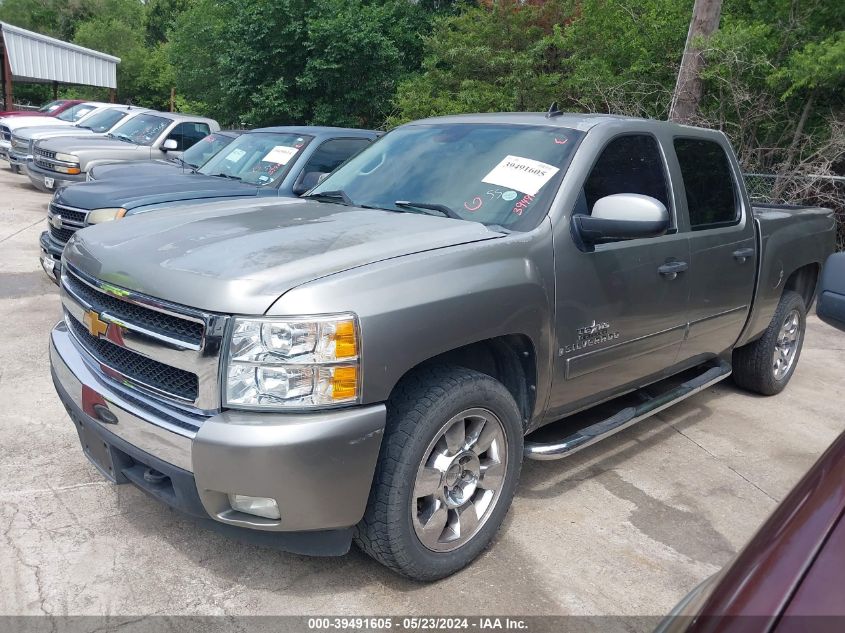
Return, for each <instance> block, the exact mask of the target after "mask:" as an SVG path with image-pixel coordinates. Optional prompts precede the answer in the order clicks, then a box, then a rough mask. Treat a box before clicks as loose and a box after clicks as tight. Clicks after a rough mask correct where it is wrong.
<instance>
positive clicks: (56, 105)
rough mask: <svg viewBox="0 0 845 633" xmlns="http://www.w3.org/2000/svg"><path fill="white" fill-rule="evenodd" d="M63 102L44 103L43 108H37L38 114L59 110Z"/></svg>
mask: <svg viewBox="0 0 845 633" xmlns="http://www.w3.org/2000/svg"><path fill="white" fill-rule="evenodd" d="M63 103H64V101H51V102H50V103H45V104H44V105H43V106H41V107H40V108H38V111H39V112H52V111H53V110H55V109H57V108H60V107H61V106H62V104H63Z"/></svg>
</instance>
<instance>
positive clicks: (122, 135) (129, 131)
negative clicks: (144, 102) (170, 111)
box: [109, 114, 172, 146]
mask: <svg viewBox="0 0 845 633" xmlns="http://www.w3.org/2000/svg"><path fill="white" fill-rule="evenodd" d="M171 122H172V121H171V120H170V119H165V118H164V117H160V116H156V115H154V114H139V115H138V116H134V117H132V118H131V119H129V120H128V121H125V122H123V123H121V124H120V125H118V126H117V127H116V128H114V129H113V130H112V131H111V132H110V133H109V134H110V135H111V136H114V137H115V138H118V139H120V140H122V141H127V142H129V143H136V144H138V145H148V146H149V145H152V144H153V143H155V141H156V139H158V137H159V136H161V133H162V132H163V131H164V129H165V128H166V127H167V126H168V125H170V123H171Z"/></svg>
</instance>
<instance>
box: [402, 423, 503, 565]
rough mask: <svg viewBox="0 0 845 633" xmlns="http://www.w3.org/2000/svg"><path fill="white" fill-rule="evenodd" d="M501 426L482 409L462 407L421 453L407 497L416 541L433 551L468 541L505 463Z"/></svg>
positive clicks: (487, 509) (485, 514)
mask: <svg viewBox="0 0 845 633" xmlns="http://www.w3.org/2000/svg"><path fill="white" fill-rule="evenodd" d="M507 462H508V447H507V437H506V436H505V429H504V426H503V425H502V422H501V421H500V420H499V418H498V417H497V416H496V415H495V414H494V413H493V412H492V411H488V410H487V409H468V410H466V411H462V412H461V413H459V414H458V415H456V416H455V417H453V418H452V419H451V420H449V421H448V422H447V423H446V424H444V425H443V426H442V427H441V429H440V430H439V431H438V432H437V433H436V434H435V436H434V439H433V440H432V441H431V443H430V444H429V445H428V448H426V450H425V453H423V459H422V462H421V463H420V466H419V468H418V469H417V476H416V480H415V481H414V491H413V495H412V497H411V519H412V521H413V524H414V531H415V532H416V535H417V538H419V540H420V542H421V543H422V544H423V545H424V546H425V547H426V548H428V549H430V550H432V551H434V552H449V551H452V550H455V549H457V548H459V547H461V546H462V545H464V544H465V543H467V542H468V541H469V540H470V539H471V538H472V537H473V536H475V535H476V534H477V533H478V531H479V530H480V529H481V528H482V527H483V526H484V524H485V523H486V521H487V519H488V518H489V517H490V514H491V513H492V512H493V508H494V507H495V506H496V503H497V502H498V500H499V493H500V492H501V489H502V486H503V484H504V481H505V473H506V472H507V466H508V463H507Z"/></svg>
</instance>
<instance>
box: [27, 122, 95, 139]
mask: <svg viewBox="0 0 845 633" xmlns="http://www.w3.org/2000/svg"><path fill="white" fill-rule="evenodd" d="M89 134H94V132H92V131H91V130H89V129H88V128H85V127H79V126H77V125H69V126H67V127H65V126H55V125H39V126H36V127H25V128H20V129H18V130H16V131H15V135H16V136H20V137H21V138H34V139H36V140H40V139H45V138H53V137H55V136H88V135H89Z"/></svg>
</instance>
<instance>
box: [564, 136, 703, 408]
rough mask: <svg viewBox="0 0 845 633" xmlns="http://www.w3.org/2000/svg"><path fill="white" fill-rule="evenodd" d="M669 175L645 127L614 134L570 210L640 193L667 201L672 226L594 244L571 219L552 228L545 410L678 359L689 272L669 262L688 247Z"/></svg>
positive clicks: (618, 387) (577, 404)
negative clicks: (551, 353)
mask: <svg viewBox="0 0 845 633" xmlns="http://www.w3.org/2000/svg"><path fill="white" fill-rule="evenodd" d="M666 174H667V167H666V162H665V159H664V157H663V153H662V151H661V149H660V144H659V142H658V140H657V139H656V138H655V137H654V136H653V135H651V134H650V133H638V134H626V135H622V136H617V137H615V138H612V139H610V140H609V141H608V142H607V143H606V144H605V145H604V147H603V149H602V150H601V152H600V154H599V156H598V158H597V159H596V161H595V162H594V163H593V167H592V169H591V171H590V172H589V174H588V176H587V177H586V179H585V180H584V182H583V184H582V189H581V194H580V196H579V198H578V202H577V203H576V205H575V209H574V211H573V213H574V214H587V215H589V214H590V213H591V211H592V207H593V205H594V204H595V202H596V201H597V200H598V199H600V198H602V197H604V196H608V195H612V194H619V193H635V194H643V195H648V196H651V197H653V198H656V199H657V200H659V201H660V202H662V203H663V204H664V206H666V208H667V209H668V211H669V214H670V218H672V220H671V222H672V225H671V228H670V230H669V231H668V232H667V233H666V234H664V235H662V236H659V237H651V238H641V239H632V240H621V241H616V242H610V243H603V244H597V245H595V246H594V247H586V246H584V245H578V244H574V243H571V242H575V241H576V240H575V238H573V236H572V235H570V231H569V226H568V225H569V222H566V224H567V226H566V227H559V230H558V231H557V236H556V243H557V244H558V246H556V248H555V279H556V292H555V296H556V313H555V326H556V339H557V345H556V352H557V354H556V357H555V359H554V372H553V374H554V378H553V385H552V393H551V397H550V401H549V412H550V414H551V415H557V416H561V415H565V414H566V413H570V412H573V411H575V410H577V409H580V408H584V407H585V406H589V405H590V404H593V403H594V402H597V401H600V400H606V399H608V398H610V397H613V396H615V395H617V394H618V393H622V392H624V391H628V390H632V389H634V388H636V387H638V386H641V385H644V384H646V383H648V382H652V381H653V380H655V376H657V377H659V376H660V375H661V374H662V373H663V372H664V371H665V370H666V369H667V368H669V367H671V366H672V365H673V364H674V362H675V358H676V356H677V354H678V351H679V348H680V345H681V343H682V341H683V339H684V334H685V330H686V321H687V302H688V296H689V280H688V274H687V273H686V272H683V271H681V272H674V273H670V272H667V271H671V270H676V271H677V269H678V268H679V266H678V264H680V268H683V264H686V263H687V262H689V255H690V253H689V243H688V239H687V235H686V234H685V233H681V232H679V231H678V225H677V217H676V213H675V208H674V206H675V205H674V204H673V203H672V196H671V190H670V187H669V185H668V179H667V175H666ZM567 220H568V218H567ZM564 240H569V241H570V243H565V242H564ZM667 264H668V266H667Z"/></svg>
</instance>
